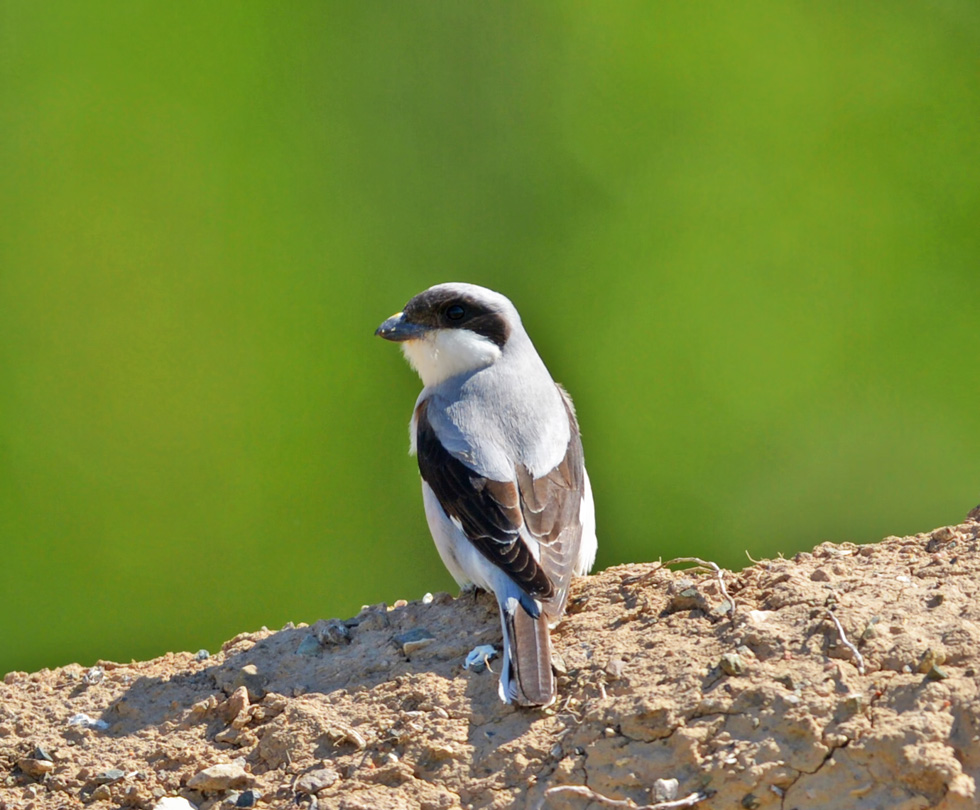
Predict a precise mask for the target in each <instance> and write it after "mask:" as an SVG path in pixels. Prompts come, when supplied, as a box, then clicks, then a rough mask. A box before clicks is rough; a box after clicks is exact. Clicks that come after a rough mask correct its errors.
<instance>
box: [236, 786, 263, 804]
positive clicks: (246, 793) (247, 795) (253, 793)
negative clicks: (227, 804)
mask: <svg viewBox="0 0 980 810" xmlns="http://www.w3.org/2000/svg"><path fill="white" fill-rule="evenodd" d="M261 798H262V794H261V793H259V792H258V791H257V790H243V791H242V792H241V793H240V794H239V795H238V800H237V801H236V802H235V807H254V806H255V805H256V803H257V802H258V800H259V799H261Z"/></svg>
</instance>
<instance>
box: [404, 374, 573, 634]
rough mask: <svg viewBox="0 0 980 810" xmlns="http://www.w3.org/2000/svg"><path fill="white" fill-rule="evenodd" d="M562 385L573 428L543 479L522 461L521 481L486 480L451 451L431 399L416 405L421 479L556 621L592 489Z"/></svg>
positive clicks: (482, 550) (476, 542)
mask: <svg viewBox="0 0 980 810" xmlns="http://www.w3.org/2000/svg"><path fill="white" fill-rule="evenodd" d="M558 390H559V391H560V392H561V395H562V402H563V403H564V405H565V410H566V413H567V415H568V422H569V427H570V432H571V435H570V437H569V441H568V448H567V450H566V452H565V457H564V458H563V459H562V460H561V462H560V463H559V464H558V466H557V467H555V468H554V469H553V470H552V471H551V472H549V473H547V474H546V475H543V476H541V477H540V478H534V477H533V476H532V474H531V472H530V470H528V469H527V467H525V466H524V465H523V464H521V465H518V466H517V468H516V471H515V472H516V478H517V485H516V486H515V485H514V483H512V482H510V481H493V480H490V479H488V478H483V477H481V476H480V475H479V474H478V473H477V472H475V471H474V470H473V469H471V468H470V467H468V466H466V464H464V463H463V462H462V461H460V460H459V459H457V458H456V457H455V456H453V455H451V454H450V453H449V452H448V451H447V450H446V449H445V448H444V447H443V446H442V443H441V442H440V441H439V439H438V437H437V436H436V434H435V430H434V429H433V428H432V425H431V424H430V422H429V419H428V416H427V414H426V406H427V404H428V403H426V402H422V403H420V404H419V406H418V408H417V410H416V421H417V426H418V427H417V431H418V433H417V450H418V462H419V472H421V474H422V478H423V479H424V480H425V482H426V483H427V484H428V485H429V486H430V487H431V488H432V491H433V492H434V493H435V494H436V497H437V498H438V499H439V503H440V504H442V508H443V510H445V512H446V514H447V515H449V516H450V517H454V518H456V519H457V520H458V521H459V522H460V525H461V526H462V527H463V533H464V534H465V535H466V537H467V538H468V539H469V540H470V542H472V543H473V545H474V546H476V548H477V549H478V550H479V551H480V553H481V554H483V555H484V556H485V557H486V558H487V559H489V560H490V561H491V562H492V563H493V564H494V565H496V566H498V567H500V568H501V569H503V570H504V571H505V572H506V573H507V574H508V576H510V577H511V579H513V580H514V582H515V583H517V585H519V586H520V587H521V588H522V589H523V590H524V591H526V592H527V593H528V594H529V595H531V596H533V597H536V598H538V599H541V600H542V601H544V602H545V613H546V614H547V615H548V617H549V618H550V619H552V620H555V619H557V618H558V617H559V616H561V614H562V612H563V611H564V609H565V601H566V599H567V596H568V583H569V581H570V580H571V578H572V567H573V566H574V564H575V558H576V556H577V555H578V549H579V545H580V543H581V538H582V526H581V523H580V521H579V510H580V509H581V505H582V494H583V489H584V486H585V475H584V466H583V460H582V440H581V438H580V437H579V431H578V423H577V421H576V419H575V412H574V410H573V409H572V404H571V400H570V399H569V398H568V395H567V394H566V393H565V391H564V389H562V388H561V386H558ZM522 528H523V529H524V530H525V531H526V532H528V533H529V534H530V535H532V536H533V537H534V538H535V540H537V541H538V543H539V548H540V551H539V559H538V560H535V558H534V555H533V554H531V552H530V550H529V549H528V547H527V544H526V543H525V542H524V540H523V539H522V538H521V529H522ZM549 600H550V601H549Z"/></svg>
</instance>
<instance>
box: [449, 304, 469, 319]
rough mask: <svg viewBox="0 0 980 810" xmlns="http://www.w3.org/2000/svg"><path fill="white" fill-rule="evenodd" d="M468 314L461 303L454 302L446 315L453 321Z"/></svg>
mask: <svg viewBox="0 0 980 810" xmlns="http://www.w3.org/2000/svg"><path fill="white" fill-rule="evenodd" d="M465 314H466V310H465V309H463V308H462V307H461V306H460V305H459V304H453V305H452V306H451V307H449V308H448V309H447V310H446V317H447V318H449V320H451V321H458V320H459V319H460V318H462V317H463V315H465Z"/></svg>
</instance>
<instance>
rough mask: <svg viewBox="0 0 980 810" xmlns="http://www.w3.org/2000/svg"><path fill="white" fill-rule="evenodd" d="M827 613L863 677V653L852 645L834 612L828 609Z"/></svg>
mask: <svg viewBox="0 0 980 810" xmlns="http://www.w3.org/2000/svg"><path fill="white" fill-rule="evenodd" d="M826 611H827V615H828V616H829V617H830V620H831V621H832V622H833V623H834V626H835V627H836V628H837V634H838V635H839V636H840V641H841V644H843V645H844V646H845V647H847V649H849V650H850V651H851V654H852V655H853V656H854V660H855V661H857V671H858V673H859V674H861V675H863V674H864V656H862V655H861V653H859V652H858V648H857V647H855V646H854V645H853V644H851V642H850V641H848V639H847V635H846V634H845V633H844V628H843V627H841V623H840V621H839V620H838V619H837V616H835V615H834V611H832V610H831V609H830V608H826Z"/></svg>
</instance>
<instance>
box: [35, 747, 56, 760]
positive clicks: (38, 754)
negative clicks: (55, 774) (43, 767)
mask: <svg viewBox="0 0 980 810" xmlns="http://www.w3.org/2000/svg"><path fill="white" fill-rule="evenodd" d="M34 759H43V760H44V761H45V762H54V760H53V759H52V758H51V754H49V753H48V752H47V751H45V750H44V749H43V748H41V746H40V745H39V746H37V747H36V748H35V749H34Z"/></svg>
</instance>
